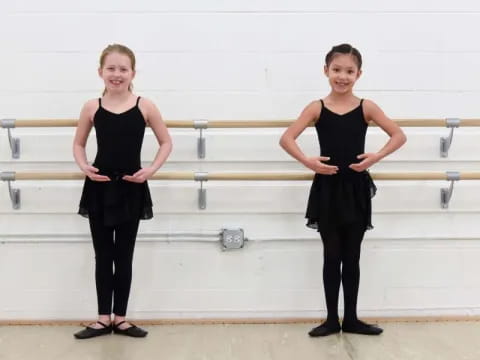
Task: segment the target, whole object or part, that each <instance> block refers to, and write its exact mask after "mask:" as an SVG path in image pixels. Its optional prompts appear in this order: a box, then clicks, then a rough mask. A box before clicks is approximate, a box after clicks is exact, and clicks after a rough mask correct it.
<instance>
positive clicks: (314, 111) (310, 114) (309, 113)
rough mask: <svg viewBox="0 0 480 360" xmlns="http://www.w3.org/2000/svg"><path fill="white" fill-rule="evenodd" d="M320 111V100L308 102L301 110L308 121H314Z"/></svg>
mask: <svg viewBox="0 0 480 360" xmlns="http://www.w3.org/2000/svg"><path fill="white" fill-rule="evenodd" d="M321 111H322V103H321V101H320V100H314V101H312V102H310V104H308V105H307V106H306V107H305V109H304V110H303V114H304V115H306V118H307V119H309V121H313V122H316V121H317V120H318V118H319V117H320V113H321Z"/></svg>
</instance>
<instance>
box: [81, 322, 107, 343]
mask: <svg viewBox="0 0 480 360" xmlns="http://www.w3.org/2000/svg"><path fill="white" fill-rule="evenodd" d="M111 332H112V324H108V325H107V324H105V323H103V322H101V321H97V322H96V323H93V324H91V325H89V326H87V327H86V328H85V329H83V330H80V331H78V332H76V333H75V334H73V336H75V338H77V339H90V338H92V337H97V336H101V335H107V334H110V333H111Z"/></svg>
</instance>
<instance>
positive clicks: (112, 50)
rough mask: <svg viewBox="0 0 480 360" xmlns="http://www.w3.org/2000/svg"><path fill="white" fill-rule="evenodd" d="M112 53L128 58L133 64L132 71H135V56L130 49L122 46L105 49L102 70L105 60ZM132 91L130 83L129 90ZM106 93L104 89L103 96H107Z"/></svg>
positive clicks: (109, 46)
mask: <svg viewBox="0 0 480 360" xmlns="http://www.w3.org/2000/svg"><path fill="white" fill-rule="evenodd" d="M111 53H119V54H122V55H126V56H128V58H129V59H130V63H131V64H132V70H133V71H135V54H134V53H133V51H132V50H130V49H129V48H128V47H126V46H125V45H121V44H111V45H108V46H107V47H106V48H105V49H103V51H102V54H101V55H100V68H102V67H103V65H105V58H106V57H107V56H108V55H110V54H111ZM132 89H133V84H132V83H130V84H129V85H128V90H129V91H132ZM106 92H107V89H104V90H103V94H102V95H105V94H106Z"/></svg>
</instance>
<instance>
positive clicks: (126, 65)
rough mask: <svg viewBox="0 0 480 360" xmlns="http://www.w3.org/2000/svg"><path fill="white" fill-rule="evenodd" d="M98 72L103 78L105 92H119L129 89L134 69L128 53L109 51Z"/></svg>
mask: <svg viewBox="0 0 480 360" xmlns="http://www.w3.org/2000/svg"><path fill="white" fill-rule="evenodd" d="M98 74H99V75H100V77H101V78H102V79H103V81H104V83H105V90H106V91H107V92H112V93H121V92H124V91H129V90H130V89H131V84H132V80H133V78H134V77H135V70H134V69H133V67H132V61H131V60H130V57H129V56H128V55H126V54H122V53H120V52H111V53H109V54H107V55H106V56H105V57H104V58H103V64H101V66H100V68H99V69H98Z"/></svg>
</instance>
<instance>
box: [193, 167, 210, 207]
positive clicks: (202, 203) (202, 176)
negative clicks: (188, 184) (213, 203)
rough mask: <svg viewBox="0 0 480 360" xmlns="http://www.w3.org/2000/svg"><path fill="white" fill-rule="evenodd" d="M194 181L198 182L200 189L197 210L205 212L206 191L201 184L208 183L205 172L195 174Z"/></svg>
mask: <svg viewBox="0 0 480 360" xmlns="http://www.w3.org/2000/svg"><path fill="white" fill-rule="evenodd" d="M194 178H195V181H200V189H198V208H199V209H200V210H205V209H206V208H207V189H204V188H203V182H204V181H208V173H207V172H196V173H195V175H194Z"/></svg>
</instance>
